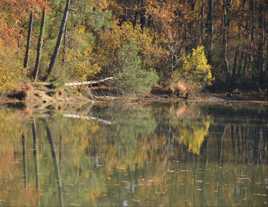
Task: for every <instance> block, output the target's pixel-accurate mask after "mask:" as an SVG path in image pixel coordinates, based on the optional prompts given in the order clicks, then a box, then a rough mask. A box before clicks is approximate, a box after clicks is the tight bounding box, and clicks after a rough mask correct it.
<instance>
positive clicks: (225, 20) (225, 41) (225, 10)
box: [222, 0, 230, 75]
mask: <svg viewBox="0 0 268 207" xmlns="http://www.w3.org/2000/svg"><path fill="white" fill-rule="evenodd" d="M229 7H230V2H229V0H223V38H222V43H223V69H224V71H225V73H226V75H228V74H229V61H228V29H229V18H230V17H229Z"/></svg>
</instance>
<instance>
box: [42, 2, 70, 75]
mask: <svg viewBox="0 0 268 207" xmlns="http://www.w3.org/2000/svg"><path fill="white" fill-rule="evenodd" d="M70 3H71V0H66V5H65V9H64V14H63V18H62V21H61V25H60V30H59V34H58V38H57V42H56V46H55V49H54V52H53V54H52V56H51V60H50V64H49V66H48V72H47V76H46V78H45V79H47V78H48V77H49V75H50V74H51V72H52V70H53V68H54V66H55V63H56V59H57V56H58V54H59V51H60V46H61V42H62V37H63V34H64V30H65V27H66V24H67V20H68V16H69V8H70Z"/></svg>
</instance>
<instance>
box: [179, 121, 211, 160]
mask: <svg viewBox="0 0 268 207" xmlns="http://www.w3.org/2000/svg"><path fill="white" fill-rule="evenodd" d="M210 122H211V121H210V119H209V118H206V119H205V120H203V121H201V122H198V123H192V124H191V126H190V127H181V128H180V143H182V144H184V145H185V146H187V148H188V150H189V151H190V152H192V153H193V154H196V155H199V153H200V149H201V146H202V143H203V142H204V140H205V138H206V137H207V135H208V130H209V126H210Z"/></svg>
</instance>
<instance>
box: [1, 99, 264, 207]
mask: <svg viewBox="0 0 268 207" xmlns="http://www.w3.org/2000/svg"><path fill="white" fill-rule="evenodd" d="M78 115H79V116H78ZM0 117H1V122H0V130H1V134H0V206H60V207H61V206H101V207H102V206H104V207H105V206H114V207H121V206H122V207H127V206H138V207H139V206H140V207H147V206H148V207H156V206H163V207H173V206H174V207H175V206H176V207H177V206H187V207H188V206H243V207H244V206H250V207H251V206H268V108H260V107H258V106H256V107H251V108H245V107H244V108H241V107H231V106H228V107H227V106H198V105H191V104H152V105H142V106H141V105H132V106H128V107H126V106H123V105H121V104H118V103H115V104H111V105H110V106H92V107H91V108H90V109H84V110H82V111H80V112H62V113H56V114H53V115H51V116H47V115H38V114H37V115H34V116H30V115H29V114H28V112H27V111H15V110H8V109H1V110H0Z"/></svg>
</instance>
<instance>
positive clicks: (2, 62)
mask: <svg viewBox="0 0 268 207" xmlns="http://www.w3.org/2000/svg"><path fill="white" fill-rule="evenodd" d="M17 56H18V55H17V54H16V52H15V49H13V48H7V47H6V46H4V43H3V42H2V41H1V39H0V91H4V90H12V89H14V88H15V87H16V85H17V83H18V81H19V80H21V79H22V75H23V72H22V68H20V67H19V64H18V62H17V59H18V57H17Z"/></svg>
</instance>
